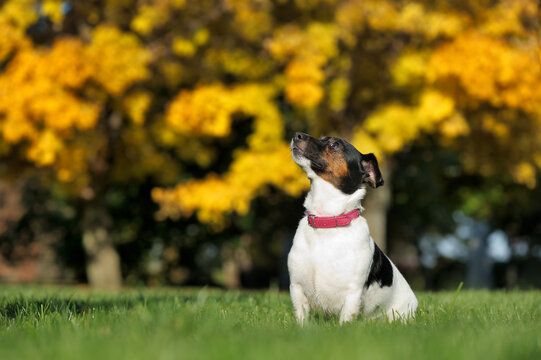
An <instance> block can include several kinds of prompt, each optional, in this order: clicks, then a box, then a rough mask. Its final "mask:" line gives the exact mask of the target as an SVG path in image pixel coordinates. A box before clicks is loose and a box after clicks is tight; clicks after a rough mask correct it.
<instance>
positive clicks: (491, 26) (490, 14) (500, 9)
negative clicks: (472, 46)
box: [480, 0, 538, 36]
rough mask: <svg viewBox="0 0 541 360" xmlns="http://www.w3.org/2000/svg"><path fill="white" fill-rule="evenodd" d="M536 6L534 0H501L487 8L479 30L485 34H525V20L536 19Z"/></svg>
mask: <svg viewBox="0 0 541 360" xmlns="http://www.w3.org/2000/svg"><path fill="white" fill-rule="evenodd" d="M537 7H538V1H536V0H501V1H500V2H499V3H498V4H497V5H496V6H494V7H492V8H490V9H488V10H487V12H486V15H485V19H484V21H483V24H482V25H481V26H480V30H481V31H482V32H483V33H485V34H490V35H496V36H506V35H510V34H512V35H527V29H526V28H525V26H524V25H525V24H527V21H525V20H529V21H532V22H535V21H538V20H537V16H538V8H537Z"/></svg>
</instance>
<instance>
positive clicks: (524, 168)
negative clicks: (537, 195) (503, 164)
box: [513, 162, 536, 189]
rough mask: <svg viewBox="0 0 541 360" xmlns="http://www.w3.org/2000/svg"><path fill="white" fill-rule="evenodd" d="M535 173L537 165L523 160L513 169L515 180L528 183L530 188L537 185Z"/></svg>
mask: <svg viewBox="0 0 541 360" xmlns="http://www.w3.org/2000/svg"><path fill="white" fill-rule="evenodd" d="M535 175H536V171H535V167H534V166H533V165H532V164H530V163H528V162H521V163H520V164H518V165H517V166H516V167H515V169H514V171H513V177H514V179H515V181H516V182H518V183H520V184H524V185H526V186H527V187H529V188H530V189H533V188H534V187H535V185H536V180H535Z"/></svg>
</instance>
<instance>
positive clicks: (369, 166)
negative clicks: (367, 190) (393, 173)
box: [361, 153, 383, 188]
mask: <svg viewBox="0 0 541 360" xmlns="http://www.w3.org/2000/svg"><path fill="white" fill-rule="evenodd" d="M361 166H362V168H363V170H364V171H365V173H366V175H365V177H364V179H363V182H364V183H367V184H368V185H370V186H372V187H373V188H377V187H378V186H381V185H383V177H382V176H381V172H380V171H379V166H378V160H377V159H376V156H375V155H374V154H372V153H370V154H361Z"/></svg>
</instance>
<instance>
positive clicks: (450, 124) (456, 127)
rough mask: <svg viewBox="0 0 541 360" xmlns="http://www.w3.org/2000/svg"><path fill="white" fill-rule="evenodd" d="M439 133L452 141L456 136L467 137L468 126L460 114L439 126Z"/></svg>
mask: <svg viewBox="0 0 541 360" xmlns="http://www.w3.org/2000/svg"><path fill="white" fill-rule="evenodd" d="M439 130H440V132H441V133H442V135H443V136H444V138H446V139H454V138H456V137H458V136H464V135H468V134H469V133H470V126H469V125H468V123H467V122H466V120H465V119H464V117H463V116H462V115H460V114H454V115H453V116H451V117H449V118H448V119H446V120H444V121H442V122H441V124H440V128H439Z"/></svg>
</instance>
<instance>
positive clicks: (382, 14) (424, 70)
mask: <svg viewBox="0 0 541 360" xmlns="http://www.w3.org/2000/svg"><path fill="white" fill-rule="evenodd" d="M226 3H227V4H228V5H229V6H230V10H231V11H233V13H234V16H233V21H234V24H235V25H238V26H239V29H240V28H242V29H243V31H244V32H246V34H244V35H245V37H246V39H247V41H252V42H251V45H252V46H256V47H257V48H259V49H260V50H259V52H255V53H254V52H251V53H249V52H246V51H243V49H242V48H239V49H228V50H227V51H225V52H224V53H222V54H221V56H222V57H221V59H222V61H223V62H224V65H223V66H224V67H229V68H230V69H231V70H230V71H232V72H234V74H235V75H237V76H238V77H243V78H247V79H249V80H250V81H253V80H254V79H256V80H259V81H260V82H261V81H263V82H264V83H265V84H272V86H273V91H274V92H275V94H276V95H275V96H274V103H275V104H276V105H279V104H281V103H283V102H285V103H286V104H288V105H289V106H291V109H290V108H286V113H284V112H283V111H282V116H286V117H294V118H295V119H296V120H294V121H291V122H289V123H286V126H290V127H293V128H297V129H298V128H301V127H302V128H304V129H307V130H308V131H310V132H314V133H316V134H323V133H325V134H336V135H340V136H344V137H347V138H349V139H350V140H352V142H353V143H354V144H355V145H357V146H358V148H359V149H360V150H361V151H363V152H364V151H371V152H375V153H376V154H378V156H380V158H382V159H383V160H384V161H383V163H384V164H385V167H386V169H387V171H386V173H387V174H386V175H387V180H388V179H389V177H390V175H391V174H390V173H391V168H392V166H389V163H392V161H390V160H392V155H393V154H394V153H396V152H398V151H400V150H402V149H403V148H404V147H406V146H408V145H409V144H411V143H412V142H414V141H415V140H416V139H418V138H419V137H421V136H424V135H429V134H431V135H434V136H438V137H439V139H440V142H441V144H442V145H443V146H451V147H454V148H456V149H457V150H458V151H461V152H462V153H463V156H462V158H463V159H464V167H465V169H466V170H467V171H471V172H480V173H481V174H482V175H485V176H488V175H491V174H495V173H496V171H498V170H499V171H503V173H505V174H508V175H510V176H506V178H507V179H508V180H509V181H516V182H519V183H523V184H525V185H527V186H530V187H531V186H534V185H535V169H536V168H538V167H539V166H540V165H541V164H540V163H539V147H538V146H539V143H538V140H537V139H538V137H537V136H535V135H534V134H538V133H539V128H538V125H539V121H538V118H539V116H538V111H539V109H538V105H537V104H538V103H539V102H538V96H539V94H540V92H539V90H538V85H537V84H538V79H539V60H538V56H539V53H538V52H539V49H538V42H537V41H536V39H537V33H536V30H537V27H536V24H537V7H536V3H535V2H534V1H530V0H524V1H501V2H496V3H493V2H488V1H483V0H479V1H474V0H472V1H466V2H463V1H457V2H436V3H431V2H424V1H414V2H412V1H407V2H406V1H404V2H403V1H365V0H349V1H317V0H314V1H292V2H287V3H286V2H270V1H260V2H258V3H257V5H255V3H253V2H249V1H229V2H226ZM286 14H294V16H288V15H286ZM251 21H254V22H255V21H257V23H253V22H251ZM254 40H255V41H254ZM190 48H191V49H193V51H194V53H190V56H197V55H199V56H202V57H205V56H208V52H201V53H199V52H197V53H196V46H195V45H192V46H191V47H190ZM213 50H214V51H213V52H212V54H213V55H214V53H215V52H216V50H215V49H213ZM196 54H197V55H196ZM254 56H255V57H257V60H256V59H254V58H253V57H254ZM261 68H263V69H261ZM269 68H270V69H272V70H268V69H269ZM265 70H267V71H265ZM216 81H220V80H219V79H216ZM211 89H215V88H212V87H211V88H208V87H203V88H197V89H195V90H193V91H191V92H181V93H180V94H179V95H178V97H177V98H176V99H175V100H174V101H173V102H172V104H171V106H170V107H169V109H168V115H167V122H168V123H169V124H170V125H171V129H172V130H173V131H179V132H182V133H186V132H188V133H190V134H198V133H199V134H200V133H201V132H202V131H206V134H207V135H210V136H216V137H219V136H226V135H227V132H223V124H224V123H227V120H222V122H221V123H220V125H218V124H213V123H212V122H211V121H208V119H218V118H222V116H223V114H225V116H223V118H224V119H231V116H230V115H231V114H232V112H235V111H237V110H240V111H245V112H246V113H247V114H250V112H249V111H248V112H247V111H246V110H243V109H240V107H235V106H232V105H229V103H230V101H226V103H227V104H226V103H223V104H220V103H216V104H213V105H214V106H212V113H211V114H209V112H208V111H207V110H205V107H206V106H207V105H208V104H209V103H210V99H206V100H203V99H204V98H205V96H208V97H209V98H210V97H211V95H210V91H211ZM228 91H231V92H233V93H234V92H236V91H237V90H236V88H229V89H228ZM254 93H255V92H254ZM228 96H229V95H224V96H222V98H223V99H227V98H228ZM198 98H199V99H201V100H200V101H199V102H196V101H195V100H194V99H198ZM215 98H218V94H216V96H215ZM186 108H190V109H191V110H190V112H189V113H186V112H185V111H183V110H182V109H186ZM282 108H283V106H282ZM231 109H236V110H231ZM200 114H204V115H201V116H200ZM251 114H252V115H253V116H255V117H256V118H258V117H260V116H261V115H260V114H257V113H251ZM194 117H195V118H197V119H198V120H194ZM199 123H205V124H206V125H208V126H212V127H213V129H207V130H203V129H202V127H201V126H200V124H199ZM188 124H192V125H188ZM215 126H216V127H215ZM226 127H227V126H226ZM216 129H221V130H218V131H216ZM517 137H518V138H517ZM517 139H520V145H519V146H518V147H517V142H516V140H517ZM285 142H287V140H286V141H285ZM284 145H285V144H284ZM282 147H283V146H282ZM253 150H255V149H253ZM253 150H252V149H248V153H251V152H253ZM284 152H285V150H284ZM248 153H246V154H248ZM242 154H245V153H242ZM385 160H386V161H385ZM241 163H243V161H242V157H241V153H239V154H238V159H237V161H236V162H235V163H234V164H233V165H232V166H231V168H230V170H229V171H228V172H227V173H225V174H223V175H222V176H220V177H216V175H209V176H208V177H207V178H205V179H203V180H190V181H188V182H186V183H182V184H179V185H178V186H176V187H175V188H174V189H170V190H165V191H164V190H162V189H156V190H155V192H154V193H153V196H154V199H155V200H156V201H158V202H159V203H160V204H161V206H162V210H161V213H160V214H161V215H173V216H178V215H179V214H183V215H188V214H191V213H192V212H194V211H195V212H197V214H198V216H199V219H200V220H201V221H204V222H209V223H219V224H222V222H223V219H224V214H228V213H233V212H236V213H240V214H243V213H245V212H246V211H247V204H248V202H249V200H250V199H252V198H253V197H254V196H255V195H256V194H257V191H256V189H260V188H261V185H262V184H264V183H265V182H266V181H261V180H260V179H258V180H253V182H252V179H251V177H250V176H246V175H245V174H246V173H249V172H250V167H249V166H247V167H246V168H244V169H242V168H241V165H240V164H241ZM270 163H272V162H270ZM281 167H282V168H285V164H284V165H281ZM265 170H268V171H265V172H266V173H267V174H263V175H261V176H262V177H267V178H270V176H272V175H271V174H273V170H274V168H271V167H269V168H268V169H265ZM237 179H238V180H237ZM290 181H291V180H289V178H288V177H283V178H282V179H281V180H280V181H278V182H274V184H275V185H277V186H280V187H283V188H287V186H289V184H290ZM387 183H390V182H389V181H387ZM216 188H217V189H220V190H219V194H220V198H224V199H227V200H224V201H220V202H216V201H214V197H213V195H212V191H211V190H210V189H216ZM238 189H242V191H239V190H238ZM246 189H250V190H248V191H247V190H246ZM296 192H297V190H295V192H294V193H296ZM370 197H372V198H373V199H374V200H373V201H372V203H371V206H372V207H373V208H375V209H373V211H369V212H368V216H369V222H372V223H373V224H372V229H373V231H374V232H375V233H376V237H377V240H378V241H379V242H380V243H382V245H384V244H383V243H384V240H385V226H386V225H385V220H384V218H385V212H386V206H387V205H388V202H389V187H386V188H385V189H383V188H382V189H378V190H377V191H376V192H374V194H370V195H369V202H370ZM239 204H242V205H239Z"/></svg>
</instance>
